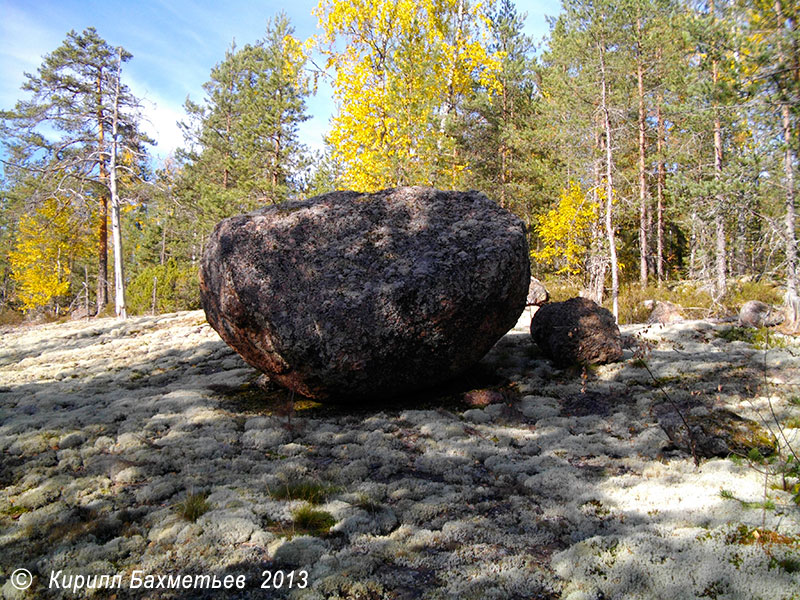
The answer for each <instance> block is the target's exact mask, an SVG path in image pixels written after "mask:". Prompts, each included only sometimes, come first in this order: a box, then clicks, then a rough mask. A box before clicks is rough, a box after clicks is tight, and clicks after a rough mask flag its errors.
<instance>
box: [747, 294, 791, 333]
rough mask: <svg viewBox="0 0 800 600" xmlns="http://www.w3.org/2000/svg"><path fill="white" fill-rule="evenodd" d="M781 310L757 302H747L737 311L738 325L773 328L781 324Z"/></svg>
mask: <svg viewBox="0 0 800 600" xmlns="http://www.w3.org/2000/svg"><path fill="white" fill-rule="evenodd" d="M784 317H785V315H784V313H783V311H782V310H780V309H776V308H773V307H772V306H770V305H769V304H766V303H764V302H759V301H758V300H748V301H747V302H745V303H744V305H743V306H742V308H741V310H740V311H739V324H740V325H741V326H742V327H774V326H775V325H780V324H781V323H783V319H784Z"/></svg>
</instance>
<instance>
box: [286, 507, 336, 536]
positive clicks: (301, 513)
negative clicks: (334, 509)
mask: <svg viewBox="0 0 800 600" xmlns="http://www.w3.org/2000/svg"><path fill="white" fill-rule="evenodd" d="M292 517H293V524H294V528H295V531H296V532H297V533H300V534H307V535H313V536H316V537H321V536H324V535H326V534H327V533H328V532H329V531H330V529H331V527H333V526H334V525H335V524H336V519H334V518H333V515H332V514H331V513H329V512H326V511H324V510H317V509H315V508H313V507H311V506H310V505H308V504H306V505H304V506H301V507H300V508H298V509H297V510H295V511H294V512H292Z"/></svg>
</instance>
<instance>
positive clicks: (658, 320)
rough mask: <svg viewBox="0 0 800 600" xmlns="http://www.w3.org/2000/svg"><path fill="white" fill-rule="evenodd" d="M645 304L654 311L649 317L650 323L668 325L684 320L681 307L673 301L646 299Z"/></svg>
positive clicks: (648, 321)
mask: <svg viewBox="0 0 800 600" xmlns="http://www.w3.org/2000/svg"><path fill="white" fill-rule="evenodd" d="M644 304H645V306H646V307H647V308H650V309H651V310H652V312H651V313H650V316H649V317H647V323H649V324H661V325H668V324H670V323H677V322H678V321H683V319H684V317H683V314H681V307H680V306H678V305H677V304H673V303H672V302H667V301H665V300H645V303H644Z"/></svg>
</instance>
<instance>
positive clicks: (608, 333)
mask: <svg viewBox="0 0 800 600" xmlns="http://www.w3.org/2000/svg"><path fill="white" fill-rule="evenodd" d="M531 336H532V337H533V341H535V342H536V344H537V345H538V346H539V348H540V349H541V350H542V352H543V353H544V354H545V356H547V357H548V358H550V359H551V360H552V361H553V362H554V363H556V364H557V365H559V366H568V365H571V364H579V365H587V364H603V363H609V362H614V361H616V360H619V359H620V358H621V357H622V339H621V337H620V333H619V327H617V323H616V321H615V320H614V316H613V315H612V314H611V313H610V312H609V311H608V310H606V309H605V308H603V307H602V306H599V305H598V304H597V303H595V302H593V301H592V300H589V299H588V298H570V299H569V300H567V301H565V302H554V303H552V304H545V305H544V306H542V307H541V308H540V309H539V310H538V311H536V314H535V315H534V316H533V319H532V320H531Z"/></svg>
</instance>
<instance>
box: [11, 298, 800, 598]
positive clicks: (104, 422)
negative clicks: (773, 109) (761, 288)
mask: <svg viewBox="0 0 800 600" xmlns="http://www.w3.org/2000/svg"><path fill="white" fill-rule="evenodd" d="M528 321H529V318H528V319H527V320H526V319H525V318H524V317H523V318H522V319H521V320H520V323H519V324H518V327H517V328H515V329H514V330H512V331H511V332H509V333H508V334H507V335H506V336H505V338H503V339H502V340H501V341H500V342H499V343H498V344H497V346H496V347H495V348H494V349H493V350H492V352H491V353H490V354H489V355H488V356H487V357H486V358H485V359H484V361H483V362H482V364H481V366H480V368H476V369H474V370H473V371H472V372H470V373H469V374H468V375H467V376H465V377H464V378H463V380H462V381H459V382H456V383H455V384H453V385H451V386H448V387H447V388H442V389H440V390H437V391H435V392H431V393H426V394H419V395H414V396H413V397H408V398H403V399H401V400H400V401H395V402H388V401H386V402H382V401H381V399H376V400H375V403H374V406H365V405H364V404H363V403H362V404H360V405H357V406H332V405H315V404H312V403H308V402H296V403H294V404H292V402H291V398H289V397H288V396H287V395H286V394H285V393H283V392H280V391H276V390H273V389H271V388H269V386H268V385H265V384H264V383H263V382H262V381H261V380H258V379H257V373H255V372H254V371H253V369H251V368H250V367H248V366H247V365H246V364H244V363H243V362H242V361H241V360H240V359H239V358H238V356H237V355H236V354H234V353H233V351H232V350H230V349H229V348H228V347H227V346H226V345H225V344H224V343H223V342H222V341H221V340H220V339H219V337H218V336H217V334H216V333H215V332H214V331H213V330H211V329H210V327H209V326H208V325H207V324H206V323H205V320H204V317H203V314H202V312H189V313H178V314H172V315H162V316H158V317H138V318H133V319H130V320H128V321H126V322H118V321H115V320H112V319H106V320H98V321H92V322H72V323H65V324H56V325H44V326H37V327H31V328H20V329H13V330H5V331H3V332H2V338H0V340H1V341H0V460H2V463H0V593H2V594H3V595H4V596H5V597H8V598H17V597H20V598H26V597H29V598H51V597H53V598H56V597H64V598H78V597H95V598H113V597H115V598H127V597H140V596H141V597H148V598H198V597H230V598H282V597H286V598H297V599H300V598H303V599H321V598H331V599H333V598H349V599H353V600H355V599H363V600H372V599H381V598H387V599H389V598H392V599H412V598H429V599H445V598H458V599H459V600H468V599H472V598H474V599H488V598H497V599H503V600H506V599H512V598H519V599H522V598H526V599H528V598H570V599H578V598H586V599H595V598H678V599H679V598H701V597H702V598H742V599H753V598H765V599H766V598H798V597H800V537H798V535H799V534H800V507H798V506H797V505H795V504H794V503H793V502H792V499H791V494H790V493H789V492H787V491H784V490H783V489H782V487H783V481H782V480H781V478H779V477H772V478H769V479H766V480H765V477H764V476H763V475H762V474H760V473H759V472H758V471H757V470H756V469H754V468H753V467H752V466H750V465H748V463H747V461H741V460H736V459H735V458H723V457H715V458H706V457H701V459H700V466H699V467H696V466H695V464H694V461H693V460H692V456H691V454H690V447H691V446H692V445H694V446H695V449H696V452H697V453H698V454H703V455H713V454H718V455H725V454H727V453H728V449H731V448H732V449H734V450H736V452H739V453H745V452H748V451H749V448H750V447H752V446H756V447H761V448H762V450H764V451H766V449H767V447H768V446H769V442H770V440H769V437H768V435H767V434H768V431H766V430H765V429H763V428H762V427H759V426H757V425H755V424H754V423H752V422H750V421H744V420H741V419H739V417H741V418H744V419H752V420H754V421H755V422H757V423H761V424H762V425H765V424H766V425H768V426H769V427H770V428H771V429H772V430H773V431H775V432H777V428H776V427H775V426H774V422H775V420H776V419H777V420H778V421H779V422H782V423H783V424H784V425H788V426H791V425H794V426H795V428H792V427H787V428H785V429H784V433H785V434H786V440H782V443H783V444H786V442H787V441H788V442H789V443H791V444H793V445H794V448H795V449H796V450H797V449H798V448H799V447H800V435H798V433H800V429H797V428H796V427H797V426H800V418H798V417H800V406H797V403H798V402H800V401H798V397H800V391H798V386H800V349H797V348H796V347H795V346H793V345H792V344H793V343H794V342H793V340H792V339H790V338H786V339H783V338H781V339H780V340H779V341H780V343H782V344H788V347H784V348H774V349H770V350H769V351H768V352H767V354H766V373H765V370H764V369H765V363H764V361H765V352H764V351H763V350H759V349H757V348H755V347H754V346H753V345H752V344H750V343H747V342H745V341H730V339H732V338H735V337H737V335H730V334H729V335H727V336H726V337H725V338H722V337H719V334H720V333H722V332H724V331H725V330H726V329H728V328H729V327H730V325H724V324H710V323H706V322H699V321H692V322H686V323H681V324H676V325H671V326H668V327H650V328H649V329H647V328H644V327H624V328H623V332H624V333H625V334H627V335H629V336H631V337H630V338H629V341H630V344H629V345H630V349H629V350H627V351H626V353H625V357H624V359H623V361H622V362H620V363H617V364H613V365H609V366H605V367H601V368H598V369H595V370H592V371H590V372H588V373H585V374H582V373H581V372H580V371H563V370H557V369H554V368H553V367H552V366H551V365H550V363H549V362H548V361H546V360H544V359H543V358H541V357H540V356H539V355H538V352H537V350H536V349H535V347H534V346H533V344H532V342H531V341H530V336H529V335H528V334H527V331H526V325H527V322H528ZM637 337H638V338H640V339H645V340H649V345H651V346H652V348H650V350H649V351H647V352H646V353H645V355H644V361H642V360H639V359H638V358H637V356H635V355H634V353H635V352H636V349H637V348H642V345H641V344H639V343H638V342H635V341H634V339H635V338H637ZM639 354H641V350H640V351H639ZM645 365H647V366H648V367H649V369H650V370H651V371H652V373H653V375H654V376H655V377H657V378H658V379H659V382H660V385H656V384H655V383H654V381H653V379H652V377H651V375H650V374H649V373H648V371H647V369H646V368H645ZM480 388H490V389H494V390H496V391H498V392H500V394H502V396H499V395H497V394H495V395H494V397H495V398H497V399H500V398H502V400H503V401H502V402H499V403H496V404H491V405H489V406H487V407H485V408H471V407H469V406H467V405H465V404H464V403H463V402H462V397H463V395H464V393H465V392H468V391H470V390H471V389H480ZM489 396H491V395H489ZM678 409H680V414H679V413H678ZM773 413H774V416H773ZM681 415H683V418H685V419H686V421H687V422H688V423H689V425H690V426H691V427H693V428H694V431H695V434H694V435H693V436H692V437H689V436H687V435H686V428H685V426H684V425H683V419H682V418H681ZM701 429H703V431H701ZM775 464H777V463H775ZM774 466H775V465H773V467H771V468H774ZM786 483H787V485H786V487H791V485H792V484H793V483H794V480H792V479H789V480H788V481H787V482H786ZM187 498H188V502H187ZM203 499H205V501H203ZM308 501H312V502H315V503H316V504H315V505H314V506H313V509H314V510H317V511H320V512H321V516H320V513H317V514H316V515H315V514H314V513H313V512H311V511H309V510H306V509H308V507H309V505H310V503H309V502H308ZM187 504H188V506H187ZM192 508H194V513H195V514H191V513H192V510H191V509H192ZM302 510H305V513H304V514H305V515H306V517H308V515H309V514H310V515H311V517H310V518H307V519H306V521H302V520H301V518H300V517H299V516H298V514H299V513H298V511H300V512H301V513H302ZM325 513H327V514H328V515H330V517H327V516H325ZM187 517H188V518H187ZM192 518H195V520H191V519H192ZM315 519H316V521H315ZM326 521H327V522H326ZM331 523H332V527H331V528H330V530H329V531H328V532H325V530H326V528H327V527H328V526H329V525H330V524H331ZM315 528H316V529H315ZM21 568H25V569H27V570H28V571H29V572H30V573H31V574H32V575H33V582H32V585H31V586H30V587H29V588H28V589H27V590H25V591H20V590H17V589H16V588H15V587H14V583H18V584H19V583H20V581H21V580H20V579H18V578H15V577H12V574H13V573H14V572H15V571H16V570H17V569H21ZM279 571H280V572H281V576H280V577H281V579H282V585H281V588H280V589H279V590H276V589H274V588H273V589H262V587H261V586H262V584H264V583H267V584H268V585H269V584H272V583H277V579H272V580H270V581H266V578H267V577H275V576H276V573H278V572H279ZM265 572H269V573H271V574H272V575H267V574H265ZM292 572H294V575H293V577H294V579H293V581H292V586H291V587H289V585H288V583H289V581H288V576H289V574H290V573H292ZM304 573H305V574H304ZM53 574H56V577H55V582H56V586H54V585H53V581H54V576H53ZM117 574H118V575H121V581H122V586H121V587H119V586H118V587H117V588H115V589H107V588H108V586H106V587H99V589H88V588H87V585H85V582H86V581H91V580H89V579H86V578H89V577H91V576H92V575H97V576H101V575H107V576H109V577H110V576H113V575H117ZM134 574H136V576H137V577H139V578H140V579H141V580H142V581H144V579H142V578H145V577H147V576H151V579H150V580H147V581H148V583H149V584H150V585H149V587H151V588H153V589H145V587H146V584H143V585H142V586H141V587H138V588H136V589H131V587H130V582H131V576H132V575H134ZM203 574H207V575H211V576H216V577H217V578H218V579H217V580H218V581H220V582H221V581H224V578H225V576H226V575H230V576H233V577H234V578H239V579H238V580H237V582H245V583H246V587H245V589H243V590H240V589H230V590H227V591H226V590H224V589H217V590H213V589H212V590H202V589H196V588H194V587H193V586H194V583H192V584H191V585H190V586H188V587H187V586H184V585H183V584H184V583H188V582H189V581H190V580H191V581H192V582H194V581H195V580H194V579H192V578H193V577H194V576H197V575H203ZM177 575H180V576H181V577H184V579H180V580H178V579H176V578H175V577H176V576H177ZM78 576H82V577H84V579H78ZM159 576H160V577H162V578H163V579H161V580H159V579H158V578H159ZM167 576H172V577H173V579H168V578H167ZM187 576H191V577H188V578H186V577H187ZM232 580H233V579H229V580H228V581H232ZM97 581H98V580H97V579H96V580H95V582H97ZM201 581H202V580H201ZM78 582H84V584H83V585H81V586H79V585H77V583H78ZM105 582H108V578H107V579H106V580H105ZM170 582H171V589H165V587H166V585H167V584H170ZM176 582H180V584H176ZM159 583H161V584H163V585H162V586H159V585H158V584H159ZM67 584H70V585H72V586H73V589H71V590H64V589H58V588H64V587H66V586H67ZM303 584H305V585H304V587H302V588H301V587H300V586H301V585H303ZM201 587H202V586H201ZM94 588H98V586H97V585H95V586H94Z"/></svg>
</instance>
